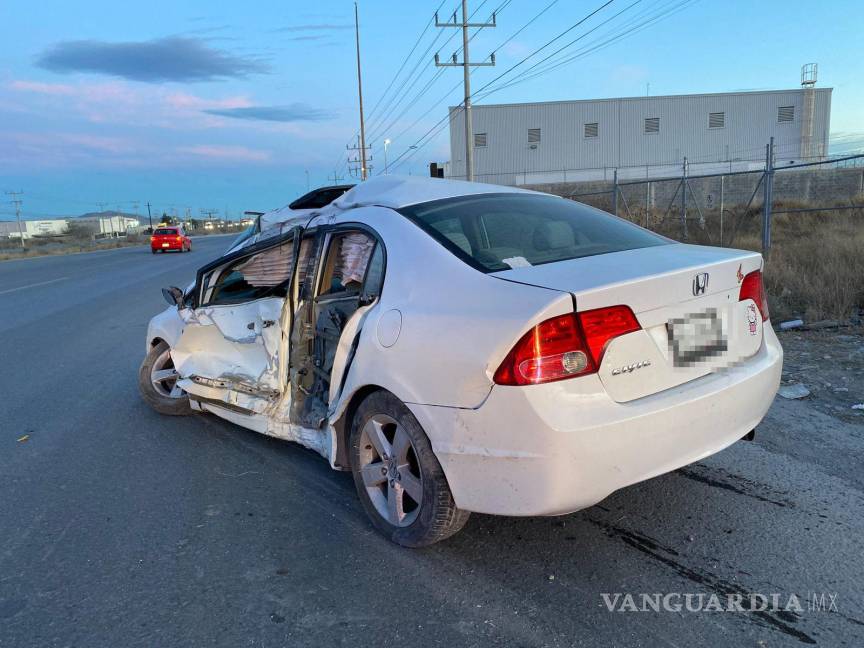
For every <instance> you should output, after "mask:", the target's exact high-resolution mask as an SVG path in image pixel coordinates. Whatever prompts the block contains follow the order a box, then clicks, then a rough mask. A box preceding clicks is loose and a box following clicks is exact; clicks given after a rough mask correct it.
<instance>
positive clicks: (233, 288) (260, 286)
mask: <svg viewBox="0 0 864 648" xmlns="http://www.w3.org/2000/svg"><path fill="white" fill-rule="evenodd" d="M292 271H293V242H292V241H291V240H287V241H284V242H282V243H281V244H279V245H278V246H276V247H273V248H270V249H268V250H264V251H263V252H259V253H258V254H255V255H254V256H251V257H248V258H245V259H240V260H239V261H235V262H234V263H233V264H231V265H229V266H228V267H227V268H225V269H223V270H222V271H221V272H219V276H218V278H217V279H216V281H215V283H213V284H212V287H211V288H210V289H209V297H208V298H207V299H205V304H208V305H218V304H238V303H242V302H247V301H253V300H256V299H262V298H264V297H285V296H287V288H288V283H289V279H290V278H291V273H292Z"/></svg>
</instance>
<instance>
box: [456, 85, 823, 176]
mask: <svg viewBox="0 0 864 648" xmlns="http://www.w3.org/2000/svg"><path fill="white" fill-rule="evenodd" d="M472 110H473V119H472V124H473V130H474V142H473V147H474V148H473V151H474V178H475V180H477V181H479V182H491V183H495V184H506V185H518V184H539V183H547V182H568V181H584V180H602V179H607V180H611V179H612V176H613V174H614V170H615V169H616V168H617V169H618V177H619V178H620V179H638V178H645V177H655V178H656V177H667V176H677V175H680V174H681V173H682V167H683V160H684V157H685V156H686V157H687V162H688V173H690V174H694V175H695V174H698V173H715V172H720V171H724V170H731V171H736V170H750V169H756V168H762V167H763V166H764V164H765V145H766V144H767V143H768V141H769V139H770V138H771V137H773V138H774V151H775V160H776V164H777V165H781V164H788V163H791V162H799V161H801V162H803V161H816V160H820V159H822V158H824V157H825V156H826V155H827V153H828V130H829V125H830V113H831V88H814V87H812V86H808V87H802V88H800V89H795V90H776V91H766V92H728V93H718V94H698V95H674V96H663V97H630V98H622V99H594V100H585V101H551V102H542V103H520V104H499V105H479V106H474V107H473V109H472ZM450 156H451V157H450V163H449V165H447V167H446V175H447V176H448V177H452V178H464V177H465V122H464V111H463V110H461V109H459V108H451V109H450Z"/></svg>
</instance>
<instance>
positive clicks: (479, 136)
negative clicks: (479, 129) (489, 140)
mask: <svg viewBox="0 0 864 648" xmlns="http://www.w3.org/2000/svg"><path fill="white" fill-rule="evenodd" d="M474 148H486V133H474Z"/></svg>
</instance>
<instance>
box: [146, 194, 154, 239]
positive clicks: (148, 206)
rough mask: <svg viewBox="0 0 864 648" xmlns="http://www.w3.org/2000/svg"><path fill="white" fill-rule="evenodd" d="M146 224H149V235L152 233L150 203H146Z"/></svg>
mask: <svg viewBox="0 0 864 648" xmlns="http://www.w3.org/2000/svg"><path fill="white" fill-rule="evenodd" d="M147 222H148V223H150V233H151V234H152V233H153V214H151V213H150V201H149V200H148V201H147Z"/></svg>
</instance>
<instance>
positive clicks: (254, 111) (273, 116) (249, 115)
mask: <svg viewBox="0 0 864 648" xmlns="http://www.w3.org/2000/svg"><path fill="white" fill-rule="evenodd" d="M204 112H205V113H207V114H208V115H216V116H218V117H231V118H232V119H249V120H253V121H275V122H298V121H324V120H327V119H333V118H334V117H335V115H334V114H333V113H331V112H328V111H326V110H323V109H321V108H313V107H312V106H307V105H306V104H302V103H293V104H289V105H287V106H248V107H240V108H210V109H207V110H204Z"/></svg>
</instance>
